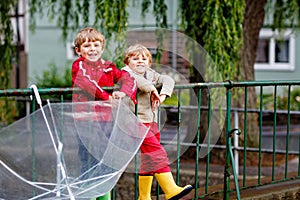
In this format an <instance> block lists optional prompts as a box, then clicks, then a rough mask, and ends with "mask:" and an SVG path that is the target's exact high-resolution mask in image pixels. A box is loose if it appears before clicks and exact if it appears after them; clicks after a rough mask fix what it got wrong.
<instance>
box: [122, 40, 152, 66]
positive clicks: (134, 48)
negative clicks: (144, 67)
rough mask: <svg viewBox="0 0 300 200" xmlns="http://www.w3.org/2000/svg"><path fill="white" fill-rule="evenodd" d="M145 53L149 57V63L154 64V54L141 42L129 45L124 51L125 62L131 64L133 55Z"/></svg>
mask: <svg viewBox="0 0 300 200" xmlns="http://www.w3.org/2000/svg"><path fill="white" fill-rule="evenodd" d="M137 55H143V56H145V57H146V58H148V59H149V64H150V65H151V64H152V55H151V53H150V51H149V50H148V49H147V48H146V47H145V46H143V45H141V44H135V45H131V46H130V47H128V48H127V49H126V51H125V53H124V64H125V65H128V64H129V59H130V58H131V57H133V56H137Z"/></svg>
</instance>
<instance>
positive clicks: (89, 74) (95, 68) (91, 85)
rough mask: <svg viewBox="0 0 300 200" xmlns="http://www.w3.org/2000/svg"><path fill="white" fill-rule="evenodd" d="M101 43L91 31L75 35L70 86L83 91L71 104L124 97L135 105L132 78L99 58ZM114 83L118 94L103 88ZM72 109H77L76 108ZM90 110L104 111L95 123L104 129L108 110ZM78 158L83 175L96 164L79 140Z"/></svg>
mask: <svg viewBox="0 0 300 200" xmlns="http://www.w3.org/2000/svg"><path fill="white" fill-rule="evenodd" d="M104 43H105V38H104V36H103V35H102V34H101V33H100V32H98V31H97V30H96V29H94V28H84V29H82V30H80V31H79V32H78V33H77V35H76V37H75V40H74V44H75V51H76V53H77V54H78V56H79V57H78V58H77V59H76V60H75V61H74V62H73V65H72V86H73V87H79V88H81V90H82V91H83V92H82V93H76V94H75V93H74V94H73V101H74V102H84V101H89V100H110V99H112V98H115V99H119V98H123V97H124V96H125V95H127V96H129V97H130V98H131V99H132V101H133V102H134V103H136V99H135V98H136V91H137V88H136V84H135V80H134V78H132V77H131V76H130V75H129V73H127V72H125V71H121V70H119V69H117V68H116V65H115V64H114V63H112V62H109V61H106V60H103V59H102V58H101V55H102V53H103V51H104ZM115 84H119V85H120V90H119V91H114V92H109V91H105V90H104V89H103V88H102V87H110V86H114V85H115ZM75 109H78V108H77V107H75ZM80 109H82V108H80ZM93 109H95V111H96V112H102V113H103V112H105V113H104V114H103V115H101V116H102V117H103V116H107V117H104V119H100V120H99V119H98V120H99V121H100V123H102V124H101V127H104V126H107V124H108V123H109V122H110V120H111V119H110V117H111V113H110V109H109V108H103V107H99V106H98V107H94V108H93ZM81 111H82V110H81ZM86 111H87V110H86ZM102 113H101V114H102ZM106 113H107V114H106ZM108 127H109V125H108ZM78 155H79V159H80V161H81V163H82V169H81V172H82V173H84V172H86V171H87V170H88V165H89V164H90V163H91V162H92V163H96V162H97V160H96V159H95V158H94V157H93V156H92V155H91V154H90V153H89V152H88V150H87V149H86V147H85V146H84V144H83V142H82V141H81V140H80V139H79V150H78ZM91 160H92V161H91ZM98 199H102V200H104V199H105V200H106V199H110V195H109V193H108V194H106V195H104V196H102V197H98Z"/></svg>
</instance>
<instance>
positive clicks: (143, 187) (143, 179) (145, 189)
mask: <svg viewBox="0 0 300 200" xmlns="http://www.w3.org/2000/svg"><path fill="white" fill-rule="evenodd" d="M152 180H153V176H139V200H151V187H152Z"/></svg>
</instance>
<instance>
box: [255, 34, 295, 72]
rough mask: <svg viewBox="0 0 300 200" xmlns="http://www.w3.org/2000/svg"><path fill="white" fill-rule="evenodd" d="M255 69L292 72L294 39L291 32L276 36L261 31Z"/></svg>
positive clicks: (293, 66) (293, 65)
mask: <svg viewBox="0 0 300 200" xmlns="http://www.w3.org/2000/svg"><path fill="white" fill-rule="evenodd" d="M254 68H255V69H263V70H294V68H295V39H294V34H293V33H292V31H291V30H287V31H285V32H283V33H280V34H278V32H276V31H275V32H274V31H272V30H270V29H262V30H261V31H260V34H259V42H258V46H257V52H256V60H255V65H254Z"/></svg>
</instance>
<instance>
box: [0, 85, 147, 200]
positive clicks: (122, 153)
mask: <svg viewBox="0 0 300 200" xmlns="http://www.w3.org/2000/svg"><path fill="white" fill-rule="evenodd" d="M33 89H34V91H35V93H37V89H36V87H33ZM36 96H37V94H36ZM37 101H38V103H39V104H40V106H41V107H40V109H38V110H37V111H35V112H33V113H31V114H30V115H29V116H27V117H25V118H22V119H20V120H18V121H16V122H15V123H13V124H11V125H10V126H8V127H6V128H3V129H1V130H0V198H3V199H90V198H93V197H97V196H101V195H103V194H106V193H107V192H109V191H110V190H111V189H112V188H113V187H114V186H115V184H116V183H117V181H118V180H119V178H120V176H121V175H122V173H123V172H124V171H125V169H126V167H127V166H128V164H129V163H130V162H131V160H132V159H133V158H134V156H135V154H136V153H137V152H138V149H139V147H140V145H141V143H142V141H143V139H144V137H145V136H146V134H147V131H148V129H147V128H146V127H145V126H144V125H143V124H142V123H140V122H139V120H138V119H137V117H136V116H135V115H134V113H133V112H132V111H130V110H129V108H128V107H127V106H126V105H125V104H124V103H123V101H122V100H114V101H90V102H84V103H73V102H72V103H51V104H50V103H49V102H48V103H47V105H45V106H42V105H41V100H40V99H39V98H37ZM82 150H84V151H82ZM83 154H85V155H83Z"/></svg>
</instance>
